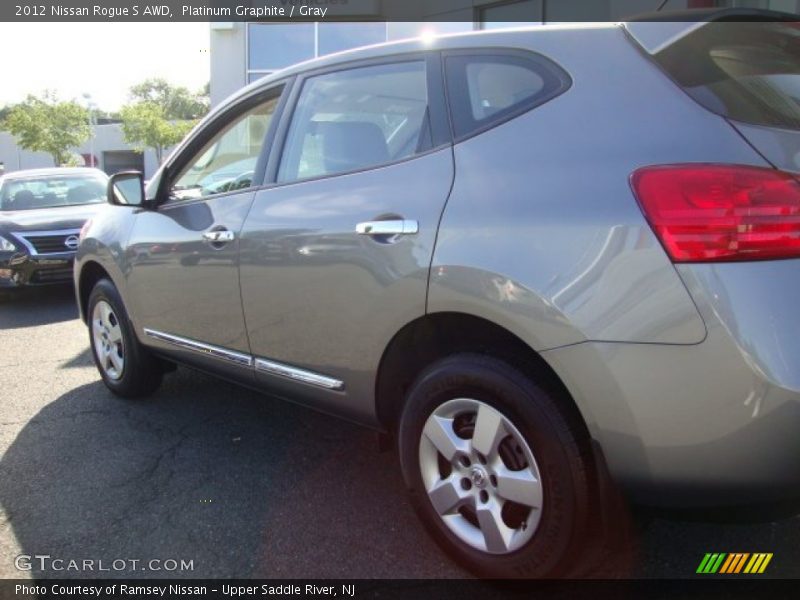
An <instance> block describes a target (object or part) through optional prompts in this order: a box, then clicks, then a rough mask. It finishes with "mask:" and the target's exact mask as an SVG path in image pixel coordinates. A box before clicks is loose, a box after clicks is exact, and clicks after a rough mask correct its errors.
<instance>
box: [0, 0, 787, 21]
mask: <svg viewBox="0 0 800 600" xmlns="http://www.w3.org/2000/svg"><path fill="white" fill-rule="evenodd" d="M737 4H741V2H739V3H737V2H735V1H734V0H624V1H620V2H603V1H601V0H499V1H496V0H150V1H149V2H146V1H144V2H143V1H141V0H110V1H109V0H104V1H100V0H30V1H26V0H3V2H2V3H0V20H2V21H33V22H36V21H41V22H48V21H49V22H70V21H98V22H103V21H108V22H113V21H151V22H156V21H161V22H174V21H216V22H229V21H276V22H291V21H362V20H363V21H406V22H413V21H452V22H459V21H460V22H466V21H469V22H503V23H505V22H510V23H514V22H520V23H529V22H532V23H543V22H580V21H622V20H629V19H631V18H638V19H645V20H654V19H658V20H690V21H692V20H696V21H703V20H708V19H710V18H715V17H714V15H718V14H719V11H720V9H722V10H727V11H728V15H727V17H728V18H733V19H740V20H749V19H752V18H757V17H759V16H761V17H763V16H764V15H766V14H769V13H768V12H764V11H761V12H759V11H756V10H754V9H751V8H740V7H737V6H736V5H737ZM760 6H764V7H766V8H780V9H781V10H786V6H787V3H786V2H780V3H776V2H773V1H771V0H766V1H765V3H763V4H762V5H760ZM772 14H773V15H774V16H775V18H778V17H779V13H772ZM795 14H796V13H795ZM799 18H800V17H799Z"/></svg>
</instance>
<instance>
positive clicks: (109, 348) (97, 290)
mask: <svg viewBox="0 0 800 600" xmlns="http://www.w3.org/2000/svg"><path fill="white" fill-rule="evenodd" d="M88 315H89V343H90V345H91V347H92V355H93V356H94V362H95V365H97V370H98V371H99V372H100V376H101V377H102V378H103V383H105V384H106V387H108V389H109V390H111V391H112V392H113V393H114V394H116V395H118V396H122V397H123V398H139V397H142V396H148V395H150V394H152V393H153V392H154V391H156V389H158V387H159V385H161V379H162V377H163V369H162V367H161V365H160V363H159V361H158V359H157V358H156V357H154V356H152V355H151V354H150V352H148V351H147V349H146V348H145V347H144V346H142V345H141V344H140V343H139V340H137V339H136V336H135V335H134V332H133V327H131V323H130V320H129V319H128V313H127V312H126V310H125V305H124V304H123V303H122V298H120V295H119V292H118V291H117V288H116V287H114V284H113V283H111V281H110V280H108V279H101V280H100V281H98V282H97V284H96V285H95V286H94V288H93V289H92V292H91V294H90V295H89V303H88Z"/></svg>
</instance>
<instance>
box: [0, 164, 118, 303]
mask: <svg viewBox="0 0 800 600" xmlns="http://www.w3.org/2000/svg"><path fill="white" fill-rule="evenodd" d="M107 182H108V177H107V176H106V174H105V173H103V172H102V171H100V170H98V169H84V168H56V169H35V170H28V171H15V172H12V173H8V174H6V175H3V176H2V177H0V289H2V288H6V289H11V288H20V287H23V286H29V285H45V284H54V283H69V282H70V281H71V280H72V261H73V258H74V256H75V251H76V250H77V248H78V235H79V234H80V231H81V228H82V227H83V226H84V224H85V223H86V221H87V220H88V219H89V218H91V217H92V215H94V214H95V213H96V212H97V211H98V210H99V209H103V208H104V207H105V205H106V185H107Z"/></svg>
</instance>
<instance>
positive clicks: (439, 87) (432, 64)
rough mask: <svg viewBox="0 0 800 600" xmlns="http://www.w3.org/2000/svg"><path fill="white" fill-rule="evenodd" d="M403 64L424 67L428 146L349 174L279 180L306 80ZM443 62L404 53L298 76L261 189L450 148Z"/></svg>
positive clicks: (435, 56)
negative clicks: (410, 63) (416, 64)
mask: <svg viewBox="0 0 800 600" xmlns="http://www.w3.org/2000/svg"><path fill="white" fill-rule="evenodd" d="M405 62H422V63H423V64H424V66H425V73H426V82H427V89H428V111H429V117H430V126H431V139H432V144H431V147H430V148H429V149H427V150H425V151H424V152H420V153H419V154H412V155H411V156H406V157H404V158H400V159H394V160H389V161H385V162H382V163H377V164H374V165H369V166H368V167H363V168H360V169H353V170H349V171H340V172H337V173H330V174H324V175H318V176H316V177H308V178H304V179H293V180H291V181H281V182H279V181H278V171H279V169H280V165H281V161H282V159H283V155H284V152H285V151H286V145H287V142H288V137H289V130H290V128H291V124H292V120H293V119H294V116H295V113H296V111H297V108H298V101H299V99H300V96H301V94H302V93H303V88H304V86H305V83H306V81H307V80H308V79H311V78H312V77H317V76H319V75H328V74H331V73H339V72H344V71H350V70H353V69H360V68H364V67H379V66H382V65H391V64H397V63H405ZM442 68H443V63H442V58H441V52H440V51H423V52H418V51H417V52H409V53H403V54H393V55H391V56H381V57H377V58H368V59H359V60H352V61H347V62H343V63H338V64H336V65H330V66H326V67H321V68H317V69H311V70H309V71H305V72H303V73H301V74H298V75H297V79H296V80H295V82H294V84H293V85H292V89H291V92H290V93H289V97H288V99H287V102H286V108H285V110H284V111H283V114H282V116H281V122H280V124H279V125H278V131H277V132H276V135H275V139H274V140H273V149H274V152H271V153H270V155H269V159H268V161H267V171H266V177H265V179H264V187H283V186H287V185H297V184H301V183H308V182H312V181H320V180H324V179H330V178H333V177H342V176H345V175H353V174H356V173H363V172H365V171H373V170H375V169H382V168H384V167H388V166H391V165H395V164H400V163H404V162H407V161H410V160H416V159H417V158H420V157H422V156H427V155H428V154H431V153H433V152H437V151H438V150H441V149H442V148H444V147H447V146H451V145H452V136H451V134H450V124H449V117H448V112H447V104H446V100H445V91H444V77H443V72H442Z"/></svg>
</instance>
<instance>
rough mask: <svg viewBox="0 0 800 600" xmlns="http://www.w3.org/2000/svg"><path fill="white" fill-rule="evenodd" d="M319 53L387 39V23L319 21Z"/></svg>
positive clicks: (376, 42) (328, 52)
mask: <svg viewBox="0 0 800 600" xmlns="http://www.w3.org/2000/svg"><path fill="white" fill-rule="evenodd" d="M317 40H318V44H317V55H318V56H324V55H325V54H333V53H334V52H342V51H344V50H351V49H352V48H358V47H360V46H371V45H372V44H381V43H383V42H385V41H386V23H319V27H318V29H317Z"/></svg>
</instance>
